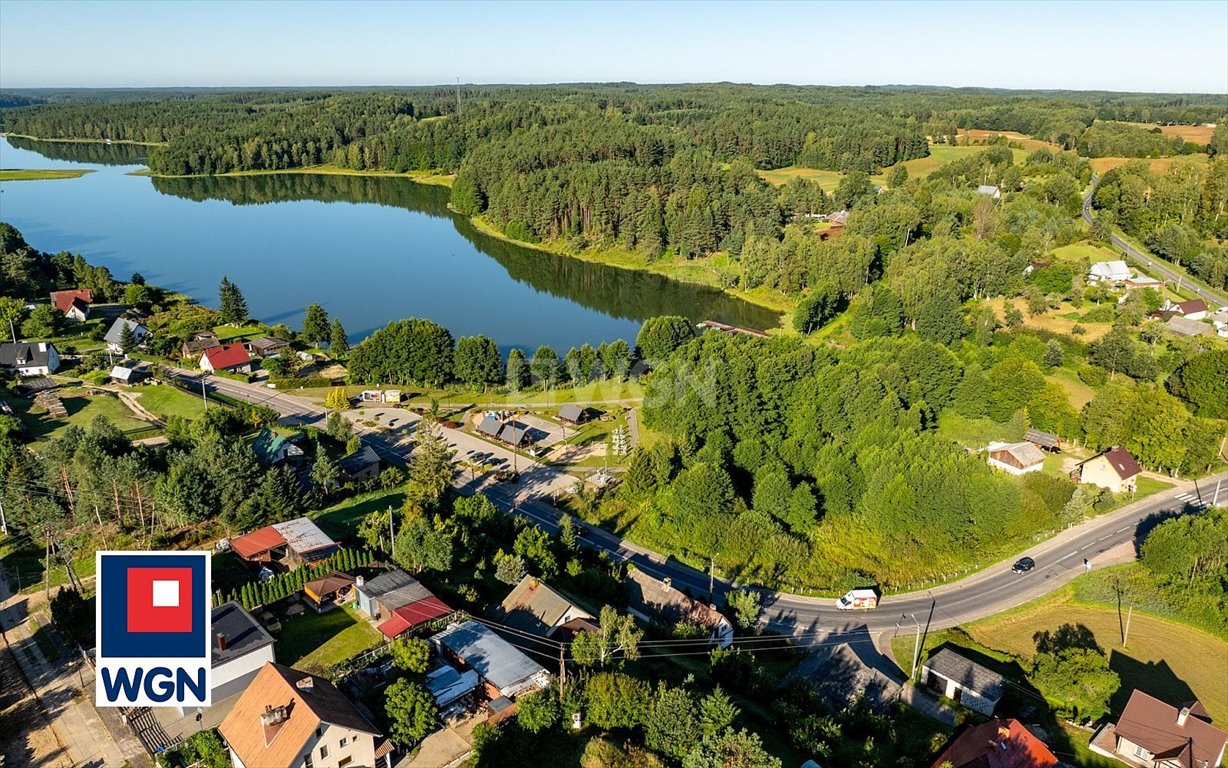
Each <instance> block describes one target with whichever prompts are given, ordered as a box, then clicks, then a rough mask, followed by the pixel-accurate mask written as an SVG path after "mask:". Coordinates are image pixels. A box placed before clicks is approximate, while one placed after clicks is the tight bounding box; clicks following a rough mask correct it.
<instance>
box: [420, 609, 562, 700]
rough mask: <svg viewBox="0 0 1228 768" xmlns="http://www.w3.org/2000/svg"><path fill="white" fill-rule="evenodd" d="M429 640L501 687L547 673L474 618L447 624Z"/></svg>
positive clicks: (521, 682) (506, 688)
mask: <svg viewBox="0 0 1228 768" xmlns="http://www.w3.org/2000/svg"><path fill="white" fill-rule="evenodd" d="M431 640H432V642H434V643H435V644H437V645H440V646H442V647H444V648H447V649H448V650H449V651H450V652H451V653H452V654H453V655H454V656H456V657H457V658H459V659H460V660H461V661H463V662H465V664H466V665H467V666H469V667H472V668H473V669H474V670H476V671H477V673H478V674H479V675H481V676H482V679H484V680H486V681H487V682H489V683H490V684H491V685H493V686H495V687H496V688H498V689H499V690H501V691H505V690H509V689H514V688H517V687H519V686H522V685H523V684H524V683H525V682H527V681H528V680H529V679H530V678H533V677H535V676H538V675H545V673H546V670H545V669H544V668H542V666H541V665H540V664H538V663H537V662H535V661H533V660H532V659H530V658H529V657H528V656H526V655H524V654H523V653H521V652H520V651H519V650H517V649H516V648H515V647H514V646H513V645H512V644H511V643H509V642H507V641H506V640H504V639H503V638H501V637H499V636H498V635H496V634H495V633H494V632H492V631H491V630H490V629H488V628H486V627H484V626H482V625H481V624H479V623H477V622H476V621H466V622H465V623H463V624H457V625H456V626H453V627H449V628H448V629H446V630H444V631H443V632H440V633H439V634H438V635H435V636H434V637H432V638H431Z"/></svg>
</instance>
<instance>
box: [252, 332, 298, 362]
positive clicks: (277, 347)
mask: <svg viewBox="0 0 1228 768" xmlns="http://www.w3.org/2000/svg"><path fill="white" fill-rule="evenodd" d="M289 348H290V342H288V341H286V340H285V339H275V338H273V337H272V336H261V337H260V338H258V339H254V340H252V341H249V342H247V351H248V352H249V353H251V354H253V355H255V356H256V357H270V356H272V355H278V354H281V353H282V352H284V351H286V350H287V349H289Z"/></svg>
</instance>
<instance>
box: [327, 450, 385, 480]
mask: <svg viewBox="0 0 1228 768" xmlns="http://www.w3.org/2000/svg"><path fill="white" fill-rule="evenodd" d="M382 468H383V464H382V463H381V462H380V458H379V454H378V453H376V452H375V449H374V448H372V447H371V446H369V445H364V446H363V447H361V448H359V449H358V450H357V451H354V452H353V453H351V454H350V455H348V456H345V457H343V458H342V459H341V461H338V462H337V469H339V470H341V476H342V477H344V478H345V479H346V480H347V481H349V482H351V483H355V482H358V481H360V480H370V479H371V478H373V477H377V476H378V475H379V473H380V470H381V469H382Z"/></svg>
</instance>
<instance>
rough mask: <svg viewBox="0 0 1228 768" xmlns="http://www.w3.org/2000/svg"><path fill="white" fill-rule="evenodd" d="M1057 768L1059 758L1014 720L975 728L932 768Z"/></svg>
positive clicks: (951, 745)
mask: <svg viewBox="0 0 1228 768" xmlns="http://www.w3.org/2000/svg"><path fill="white" fill-rule="evenodd" d="M948 764H949V765H950V766H951V768H1056V766H1058V765H1060V763H1059V761H1058V759H1057V756H1055V755H1054V754H1053V752H1052V751H1050V750H1049V747H1047V746H1045V743H1044V742H1043V741H1041V740H1040V739H1038V738H1036V736H1035V734H1033V733H1032V732H1031V731H1029V730H1028V729H1027V728H1025V727H1024V725H1023V723H1021V722H1019V721H1018V720H1015V719H994V720H990V721H989V722H987V723H981V724H980V725H974V726H972V727H971V728H969V729H967V730H966V731H964V732H963V733H961V734H960V735H959V737H958V738H957V739H955V741H953V742H951V743H950V745H948V746H947V748H946V749H945V750H943V752H942V754H941V755H939V756H938V759H937V760H935V761H934V766H933V768H940V767H941V766H943V765H948Z"/></svg>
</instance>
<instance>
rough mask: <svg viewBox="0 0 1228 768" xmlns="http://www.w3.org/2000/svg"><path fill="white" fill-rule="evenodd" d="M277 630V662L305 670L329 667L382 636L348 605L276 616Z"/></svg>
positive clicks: (369, 645)
mask: <svg viewBox="0 0 1228 768" xmlns="http://www.w3.org/2000/svg"><path fill="white" fill-rule="evenodd" d="M278 618H279V619H280V620H281V632H279V633H278V636H277V644H276V645H275V646H273V648H274V650H275V653H276V656H277V661H278V663H280V664H288V665H291V666H297V667H298V668H299V669H307V668H309V667H311V666H318V667H324V668H327V667H330V666H332V665H334V664H338V663H340V662H342V661H345V660H346V659H349V658H352V657H354V656H357V655H358V654H360V653H362V652H363V651H366V650H369V649H371V648H374V647H375V646H377V645H379V642H380V640H381V639H382V637H383V636H382V635H381V634H380V633H379V631H378V630H376V629H375V627H373V626H371V624H370V623H369V622H368V621H367V620H366V619H365V618H364V617H363V616H362V615H361V614H359V613H358V612H357V611H355V610H354V609H353V608H352V607H350V606H348V605H347V606H343V607H341V608H336V609H333V610H331V611H326V612H324V613H316V612H315V611H313V610H310V609H309V610H307V611H305V612H303V613H301V614H299V615H298V616H290V617H285V616H279V617H278Z"/></svg>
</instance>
